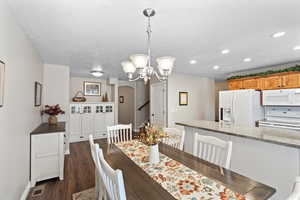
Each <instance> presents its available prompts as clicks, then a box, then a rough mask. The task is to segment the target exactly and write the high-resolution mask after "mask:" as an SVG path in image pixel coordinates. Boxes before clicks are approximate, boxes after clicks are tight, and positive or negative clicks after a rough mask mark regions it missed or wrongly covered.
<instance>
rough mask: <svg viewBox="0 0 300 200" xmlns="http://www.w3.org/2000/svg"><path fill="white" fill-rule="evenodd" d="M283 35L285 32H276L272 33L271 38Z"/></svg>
mask: <svg viewBox="0 0 300 200" xmlns="http://www.w3.org/2000/svg"><path fill="white" fill-rule="evenodd" d="M284 35H285V32H283V31H282V32H277V33H274V34H273V35H272V37H273V38H279V37H282V36H284Z"/></svg>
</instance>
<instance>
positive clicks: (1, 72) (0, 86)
mask: <svg viewBox="0 0 300 200" xmlns="http://www.w3.org/2000/svg"><path fill="white" fill-rule="evenodd" d="M4 78H5V63H4V62H2V61H1V60H0V107H2V106H3V103H4V102H3V101H4Z"/></svg>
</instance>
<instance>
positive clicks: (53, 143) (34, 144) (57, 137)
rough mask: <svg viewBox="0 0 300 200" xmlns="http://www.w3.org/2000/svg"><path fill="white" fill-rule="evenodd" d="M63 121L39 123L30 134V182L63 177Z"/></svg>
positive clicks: (33, 183) (33, 184)
mask: <svg viewBox="0 0 300 200" xmlns="http://www.w3.org/2000/svg"><path fill="white" fill-rule="evenodd" d="M64 138H65V122H59V123H58V124H57V125H49V124H48V123H43V124H41V125H40V126H39V127H38V128H36V129H35V130H34V131H33V132H31V134H30V152H31V153H30V182H31V186H32V187H33V186H35V184H36V182H38V181H42V180H46V179H50V178H54V177H59V179H60V180H63V178H64V143H65V141H64Z"/></svg>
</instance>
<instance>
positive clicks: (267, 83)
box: [261, 76, 282, 90]
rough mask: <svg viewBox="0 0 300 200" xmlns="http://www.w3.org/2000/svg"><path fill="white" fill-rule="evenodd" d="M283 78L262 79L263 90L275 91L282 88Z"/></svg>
mask: <svg viewBox="0 0 300 200" xmlns="http://www.w3.org/2000/svg"><path fill="white" fill-rule="evenodd" d="M281 85H282V80H281V76H270V77H266V78H262V79H261V90H274V89H278V88H281Z"/></svg>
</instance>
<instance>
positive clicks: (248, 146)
mask: <svg viewBox="0 0 300 200" xmlns="http://www.w3.org/2000/svg"><path fill="white" fill-rule="evenodd" d="M176 124H177V125H180V126H184V127H185V132H186V134H185V143H184V151H186V152H187V153H191V154H192V153H193V143H194V139H195V135H196V134H197V133H198V134H201V135H207V136H214V137H217V138H220V139H222V140H226V141H232V143H233V149H232V157H231V166H230V169H231V170H233V171H235V172H237V173H239V174H242V175H245V176H248V177H251V178H253V179H254V180H256V181H259V182H262V183H264V184H267V185H270V186H272V187H274V188H276V190H277V192H276V194H275V195H274V196H273V197H272V198H271V199H272V200H281V199H286V198H287V197H288V195H289V194H290V192H291V190H292V187H293V183H294V179H295V177H296V176H299V174H300V173H299V172H300V153H299V148H300V131H292V130H287V129H279V128H266V127H263V128H262V127H246V126H235V125H232V124H228V123H224V122H214V121H204V120H199V121H188V122H177V123H176Z"/></svg>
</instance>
